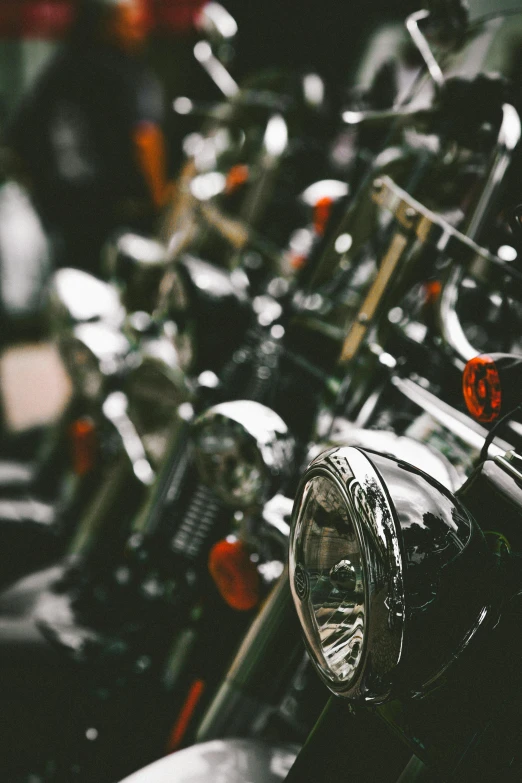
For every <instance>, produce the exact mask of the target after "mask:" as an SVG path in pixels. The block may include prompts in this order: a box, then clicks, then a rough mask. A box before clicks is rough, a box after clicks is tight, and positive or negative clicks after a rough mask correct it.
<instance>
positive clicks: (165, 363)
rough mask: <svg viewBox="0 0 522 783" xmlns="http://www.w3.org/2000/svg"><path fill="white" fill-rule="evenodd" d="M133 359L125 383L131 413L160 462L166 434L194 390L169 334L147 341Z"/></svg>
mask: <svg viewBox="0 0 522 783" xmlns="http://www.w3.org/2000/svg"><path fill="white" fill-rule="evenodd" d="M133 359H134V362H135V363H134V364H133V366H131V367H130V369H128V370H127V372H126V376H125V384H124V390H125V393H126V395H127V398H128V400H129V414H130V417H131V419H132V421H133V423H134V424H135V426H136V429H137V430H138V432H139V434H140V435H141V436H142V438H144V440H146V447H147V450H148V451H152V452H153V453H152V457H153V458H154V460H155V461H157V462H158V464H159V460H160V459H161V458H162V456H163V452H164V449H165V445H166V438H165V437H164V436H166V435H167V433H168V432H170V429H171V428H172V422H173V421H175V419H176V412H177V409H178V407H179V405H180V404H181V403H183V402H186V401H187V400H188V399H189V397H190V396H191V392H190V389H189V388H188V386H187V384H186V378H185V374H184V373H183V371H182V370H181V368H180V367H179V364H178V361H177V354H176V351H175V349H174V347H173V346H172V345H171V343H170V341H168V340H166V339H165V338H159V339H157V340H149V341H147V342H145V343H144V345H143V346H142V347H141V349H140V350H139V351H138V352H137V353H136V354H135V355H134V356H133ZM157 436H159V437H157Z"/></svg>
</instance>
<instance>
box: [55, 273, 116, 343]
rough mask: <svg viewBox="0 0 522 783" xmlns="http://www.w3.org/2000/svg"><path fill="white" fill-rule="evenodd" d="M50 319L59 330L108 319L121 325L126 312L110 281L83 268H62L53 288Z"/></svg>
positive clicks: (114, 323) (109, 321) (107, 320)
mask: <svg viewBox="0 0 522 783" xmlns="http://www.w3.org/2000/svg"><path fill="white" fill-rule="evenodd" d="M49 311H50V320H51V322H52V324H53V326H55V327H56V330H57V331H59V330H60V329H63V328H70V327H71V326H75V325H77V324H80V323H86V322H90V321H97V320H104V321H106V322H108V323H111V324H113V325H114V326H118V325H120V324H121V323H122V322H123V319H124V317H125V312H124V309H123V307H122V306H121V304H120V300H119V297H118V293H117V292H116V290H115V289H114V288H113V287H112V286H110V285H109V284H108V283H104V282H102V281H101V280H98V279H97V278H96V277H94V276H93V275H90V274H88V272H83V271H81V270H80V269H68V268H66V269H59V270H58V271H57V272H55V274H54V276H53V280H52V283H51V286H50V290H49Z"/></svg>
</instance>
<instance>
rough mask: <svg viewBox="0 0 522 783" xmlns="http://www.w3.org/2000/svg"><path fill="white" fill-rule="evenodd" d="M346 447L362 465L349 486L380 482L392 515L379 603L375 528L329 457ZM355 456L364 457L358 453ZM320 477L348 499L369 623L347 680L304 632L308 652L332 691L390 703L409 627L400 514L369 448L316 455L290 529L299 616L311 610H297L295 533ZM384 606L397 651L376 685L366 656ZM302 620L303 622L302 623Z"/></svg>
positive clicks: (299, 493) (303, 480) (305, 476)
mask: <svg viewBox="0 0 522 783" xmlns="http://www.w3.org/2000/svg"><path fill="white" fill-rule="evenodd" d="M347 451H348V452H349V456H350V457H352V462H351V463H350V462H349V463H348V465H350V466H351V465H352V464H353V460H355V461H356V462H357V463H358V465H357V470H356V471H351V472H352V473H353V476H351V477H348V478H349V479H350V478H351V482H350V484H351V487H352V489H354V490H355V489H356V487H357V485H358V486H360V487H361V489H362V487H363V481H362V480H361V479H363V477H364V476H366V477H367V478H370V479H371V480H373V481H374V482H375V483H376V484H377V487H378V489H379V490H380V494H381V497H382V499H383V500H384V504H385V506H384V507H385V508H386V511H387V514H388V522H389V526H388V530H389V532H390V534H391V535H392V536H394V537H395V541H396V551H395V572H394V573H392V571H393V569H392V568H391V567H390V562H389V560H388V563H387V565H388V566H389V568H388V571H387V577H388V589H387V590H386V591H385V592H386V596H385V598H384V599H383V600H382V601H380V602H379V600H378V593H379V592H381V593H382V590H381V591H378V590H377V589H376V587H375V579H372V577H371V575H370V574H369V566H368V563H369V557H368V554H369V552H370V551H371V550H372V549H375V542H374V536H373V535H372V531H371V530H370V525H369V521H368V519H365V517H364V515H363V513H362V511H360V510H359V509H358V508H357V507H356V503H355V500H354V498H353V497H352V496H351V494H350V491H349V489H348V487H347V485H346V482H345V481H343V478H342V474H341V471H340V470H339V468H335V467H334V464H332V462H331V461H330V462H328V460H329V458H330V457H331V456H332V454H333V453H334V452H337V456H338V455H339V452H343V453H344V452H347ZM357 455H360V457H359V456H357ZM342 456H343V457H345V456H346V455H345V454H342ZM317 477H323V478H326V479H327V480H329V481H331V482H332V484H333V485H334V486H335V487H336V489H337V490H338V492H339V493H340V495H341V498H342V499H343V501H344V503H345V504H346V508H347V512H348V515H349V517H350V520H351V522H352V525H353V528H354V531H355V534H356V537H357V542H358V545H359V549H360V552H361V565H362V571H363V583H364V602H365V604H364V605H365V621H364V634H363V648H362V652H361V655H360V659H359V662H358V663H357V666H356V668H355V670H354V673H353V675H352V677H351V678H350V679H349V680H347V681H341V680H339V679H337V680H336V679H335V677H334V676H330V675H329V674H328V672H326V671H325V670H324V669H323V667H322V666H321V665H319V663H318V655H317V652H316V651H315V650H314V647H313V644H312V643H311V641H310V640H309V639H308V636H307V634H306V633H304V636H305V644H306V647H307V649H308V651H309V652H310V655H311V658H312V661H313V663H314V665H315V666H316V668H317V670H318V672H319V676H320V677H321V679H322V680H323V682H324V683H325V684H326V685H327V687H328V688H329V689H330V690H331V691H332V692H333V693H334V694H336V695H337V696H342V697H344V698H347V699H352V700H356V701H361V700H363V701H365V702H367V703H374V704H378V703H381V702H384V701H386V700H387V699H388V698H389V697H390V694H391V692H392V690H393V683H392V680H393V677H392V675H393V672H395V670H396V669H397V667H398V666H399V665H400V662H401V659H402V652H403V645H404V634H405V625H406V598H405V591H404V569H403V559H402V554H401V552H402V536H401V531H400V525H399V522H398V519H397V517H396V513H395V509H394V506H393V503H391V501H390V498H389V495H388V492H387V490H386V484H385V482H384V481H383V479H382V477H381V475H380V473H379V471H378V469H377V468H376V467H375V466H374V465H373V463H372V462H371V459H370V458H369V457H368V455H367V454H366V453H365V452H363V451H362V450H360V449H358V448H355V447H351V446H342V447H338V446H335V447H332V448H330V449H328V450H327V451H324V452H322V453H321V454H320V455H318V456H317V457H316V458H315V459H314V460H313V461H312V462H311V463H310V465H309V466H308V468H307V469H306V471H305V473H304V474H303V476H302V478H301V481H300V482H299V486H298V489H297V492H296V500H295V502H294V509H293V512H292V521H291V533H290V542H289V563H290V576H291V578H290V587H291V591H292V596H293V598H294V603H295V604H296V608H297V611H298V614H299V615H301V611H302V612H303V613H304V612H306V611H307V609H306V608H305V607H304V606H303V608H302V609H301V611H300V610H299V607H298V604H297V601H299V602H300V604H303V603H304V602H303V601H302V600H301V599H300V597H299V596H298V595H297V591H296V587H295V583H294V577H295V553H296V536H297V535H298V533H299V531H300V529H301V527H302V525H300V524H299V519H298V518H299V516H301V517H302V515H303V513H304V510H305V508H306V503H305V502H304V501H306V488H307V485H308V484H309V483H310V482H311V481H312V480H313V479H314V478H317ZM363 480H364V479H363ZM308 494H309V493H308ZM370 510H371V509H370ZM383 539H385V535H384V533H383ZM384 543H385V545H386V546H387V543H386V541H384ZM386 552H387V554H389V553H390V552H389V548H388V547H387V549H386ZM393 583H394V585H395V591H393V590H392V589H389V588H390V585H393ZM394 592H395V594H394ZM397 592H399V593H400V595H399V596H397ZM378 603H380V605H381V606H380V607H378V606H377V604H378ZM382 607H384V608H385V609H386V610H387V612H388V624H387V625H388V630H389V632H390V633H389V634H388V639H389V642H390V644H391V647H392V649H393V660H392V665H391V667H389V668H388V670H387V671H386V672H385V673H384V675H380V682H377V683H372V682H369V679H370V678H371V675H372V674H373V671H369V669H368V659H369V655H371V653H372V652H373V648H374V646H375V639H374V637H375V635H376V626H378V625H379V623H378V622H377V621H375V619H374V617H375V613H376V610H377V611H378V609H379V608H381V610H382ZM308 611H309V610H308ZM392 618H393V619H392ZM301 623H302V624H303V622H302V621H301ZM380 630H381V631H382V630H384V629H383V625H382V623H381V624H380ZM303 631H304V628H303ZM378 631H379V628H378V629H377V632H378ZM376 685H380V687H375V686H376Z"/></svg>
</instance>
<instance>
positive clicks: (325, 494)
mask: <svg viewBox="0 0 522 783" xmlns="http://www.w3.org/2000/svg"><path fill="white" fill-rule="evenodd" d="M310 512H312V513H313V514H314V516H312V517H308V516H307V515H308V514H309V513H310ZM323 524H324V528H323V527H322V525H323ZM315 525H317V526H318V528H319V530H318V533H317V534H316V536H317V537H316V538H314V537H312V538H311V539H310V540H309V541H308V537H309V536H310V531H311V527H312V526H313V527H315ZM347 557H348V558H349V559H350V561H351V562H352V564H353V566H354V567H355V569H356V572H357V580H356V587H355V589H353V588H352V581H351V580H350V585H349V586H348V588H347V589H346V591H339V590H338V588H337V586H336V585H334V584H331V569H332V567H333V566H335V564H337V563H338V561H340V560H345V559H346V558H347ZM310 558H312V561H310ZM290 585H291V589H292V594H293V597H294V602H295V604H296V608H297V612H298V615H299V618H300V620H301V624H302V626H303V628H304V630H305V639H306V642H307V645H308V648H309V650H310V652H311V654H312V657H313V661H314V663H315V664H316V666H317V667H318V670H319V673H320V675H321V676H322V678H323V680H324V681H325V683H326V684H327V685H328V687H329V688H330V689H331V690H332V691H333V692H334V693H337V694H339V695H344V696H350V697H352V698H359V699H362V700H364V701H374V700H380V699H383V698H385V697H386V696H388V693H389V687H390V681H391V680H390V677H391V675H392V673H393V671H394V669H395V668H396V667H397V665H398V663H399V661H400V658H401V650H402V640H403V634H404V616H405V604H404V588H403V574H402V559H401V554H400V548H399V540H398V536H397V530H396V526H395V521H394V513H393V510H392V507H391V505H390V502H389V500H388V498H387V495H386V490H385V489H384V487H383V485H382V482H381V479H380V477H379V475H378V473H377V472H376V471H375V469H374V467H373V466H372V464H371V463H370V462H369V460H368V459H367V457H366V456H365V455H364V454H363V453H362V452H360V451H358V450H357V449H353V448H350V447H341V448H336V449H330V450H329V451H326V452H324V453H323V454H322V455H320V456H319V457H317V458H316V459H315V460H314V461H313V462H312V463H311V465H310V466H309V468H308V470H307V471H306V473H305V475H304V476H303V479H302V482H301V485H300V489H299V491H298V494H297V499H296V503H295V506H294V518H293V521H292V533H291V539H290ZM350 588H352V589H350ZM352 594H353V595H352ZM321 620H322V623H321Z"/></svg>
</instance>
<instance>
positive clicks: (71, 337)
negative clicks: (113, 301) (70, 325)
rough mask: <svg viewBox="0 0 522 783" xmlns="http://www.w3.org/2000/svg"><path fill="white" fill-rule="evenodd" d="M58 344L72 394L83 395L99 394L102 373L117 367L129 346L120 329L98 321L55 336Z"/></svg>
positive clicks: (93, 396) (109, 372)
mask: <svg viewBox="0 0 522 783" xmlns="http://www.w3.org/2000/svg"><path fill="white" fill-rule="evenodd" d="M58 347H59V349H60V355H61V357H62V359H63V361H64V364H65V366H66V368H67V371H68V372H69V375H70V377H71V380H72V382H73V386H74V390H75V392H76V394H79V395H81V396H83V397H85V398H86V399H96V398H97V397H98V396H99V395H100V394H101V392H102V390H103V385H104V380H105V377H106V376H109V375H113V374H114V373H116V372H117V371H118V370H119V369H120V368H121V366H122V363H123V361H124V357H125V356H126V355H127V353H128V352H129V350H130V345H129V342H128V340H127V339H126V338H125V337H124V336H123V335H122V334H121V332H119V331H118V330H117V329H111V328H110V327H109V326H106V325H105V324H100V323H92V324H80V325H79V326H76V327H75V328H74V329H73V330H72V331H71V332H69V333H67V332H66V333H65V334H63V335H62V336H61V337H60V338H59V341H58Z"/></svg>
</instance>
